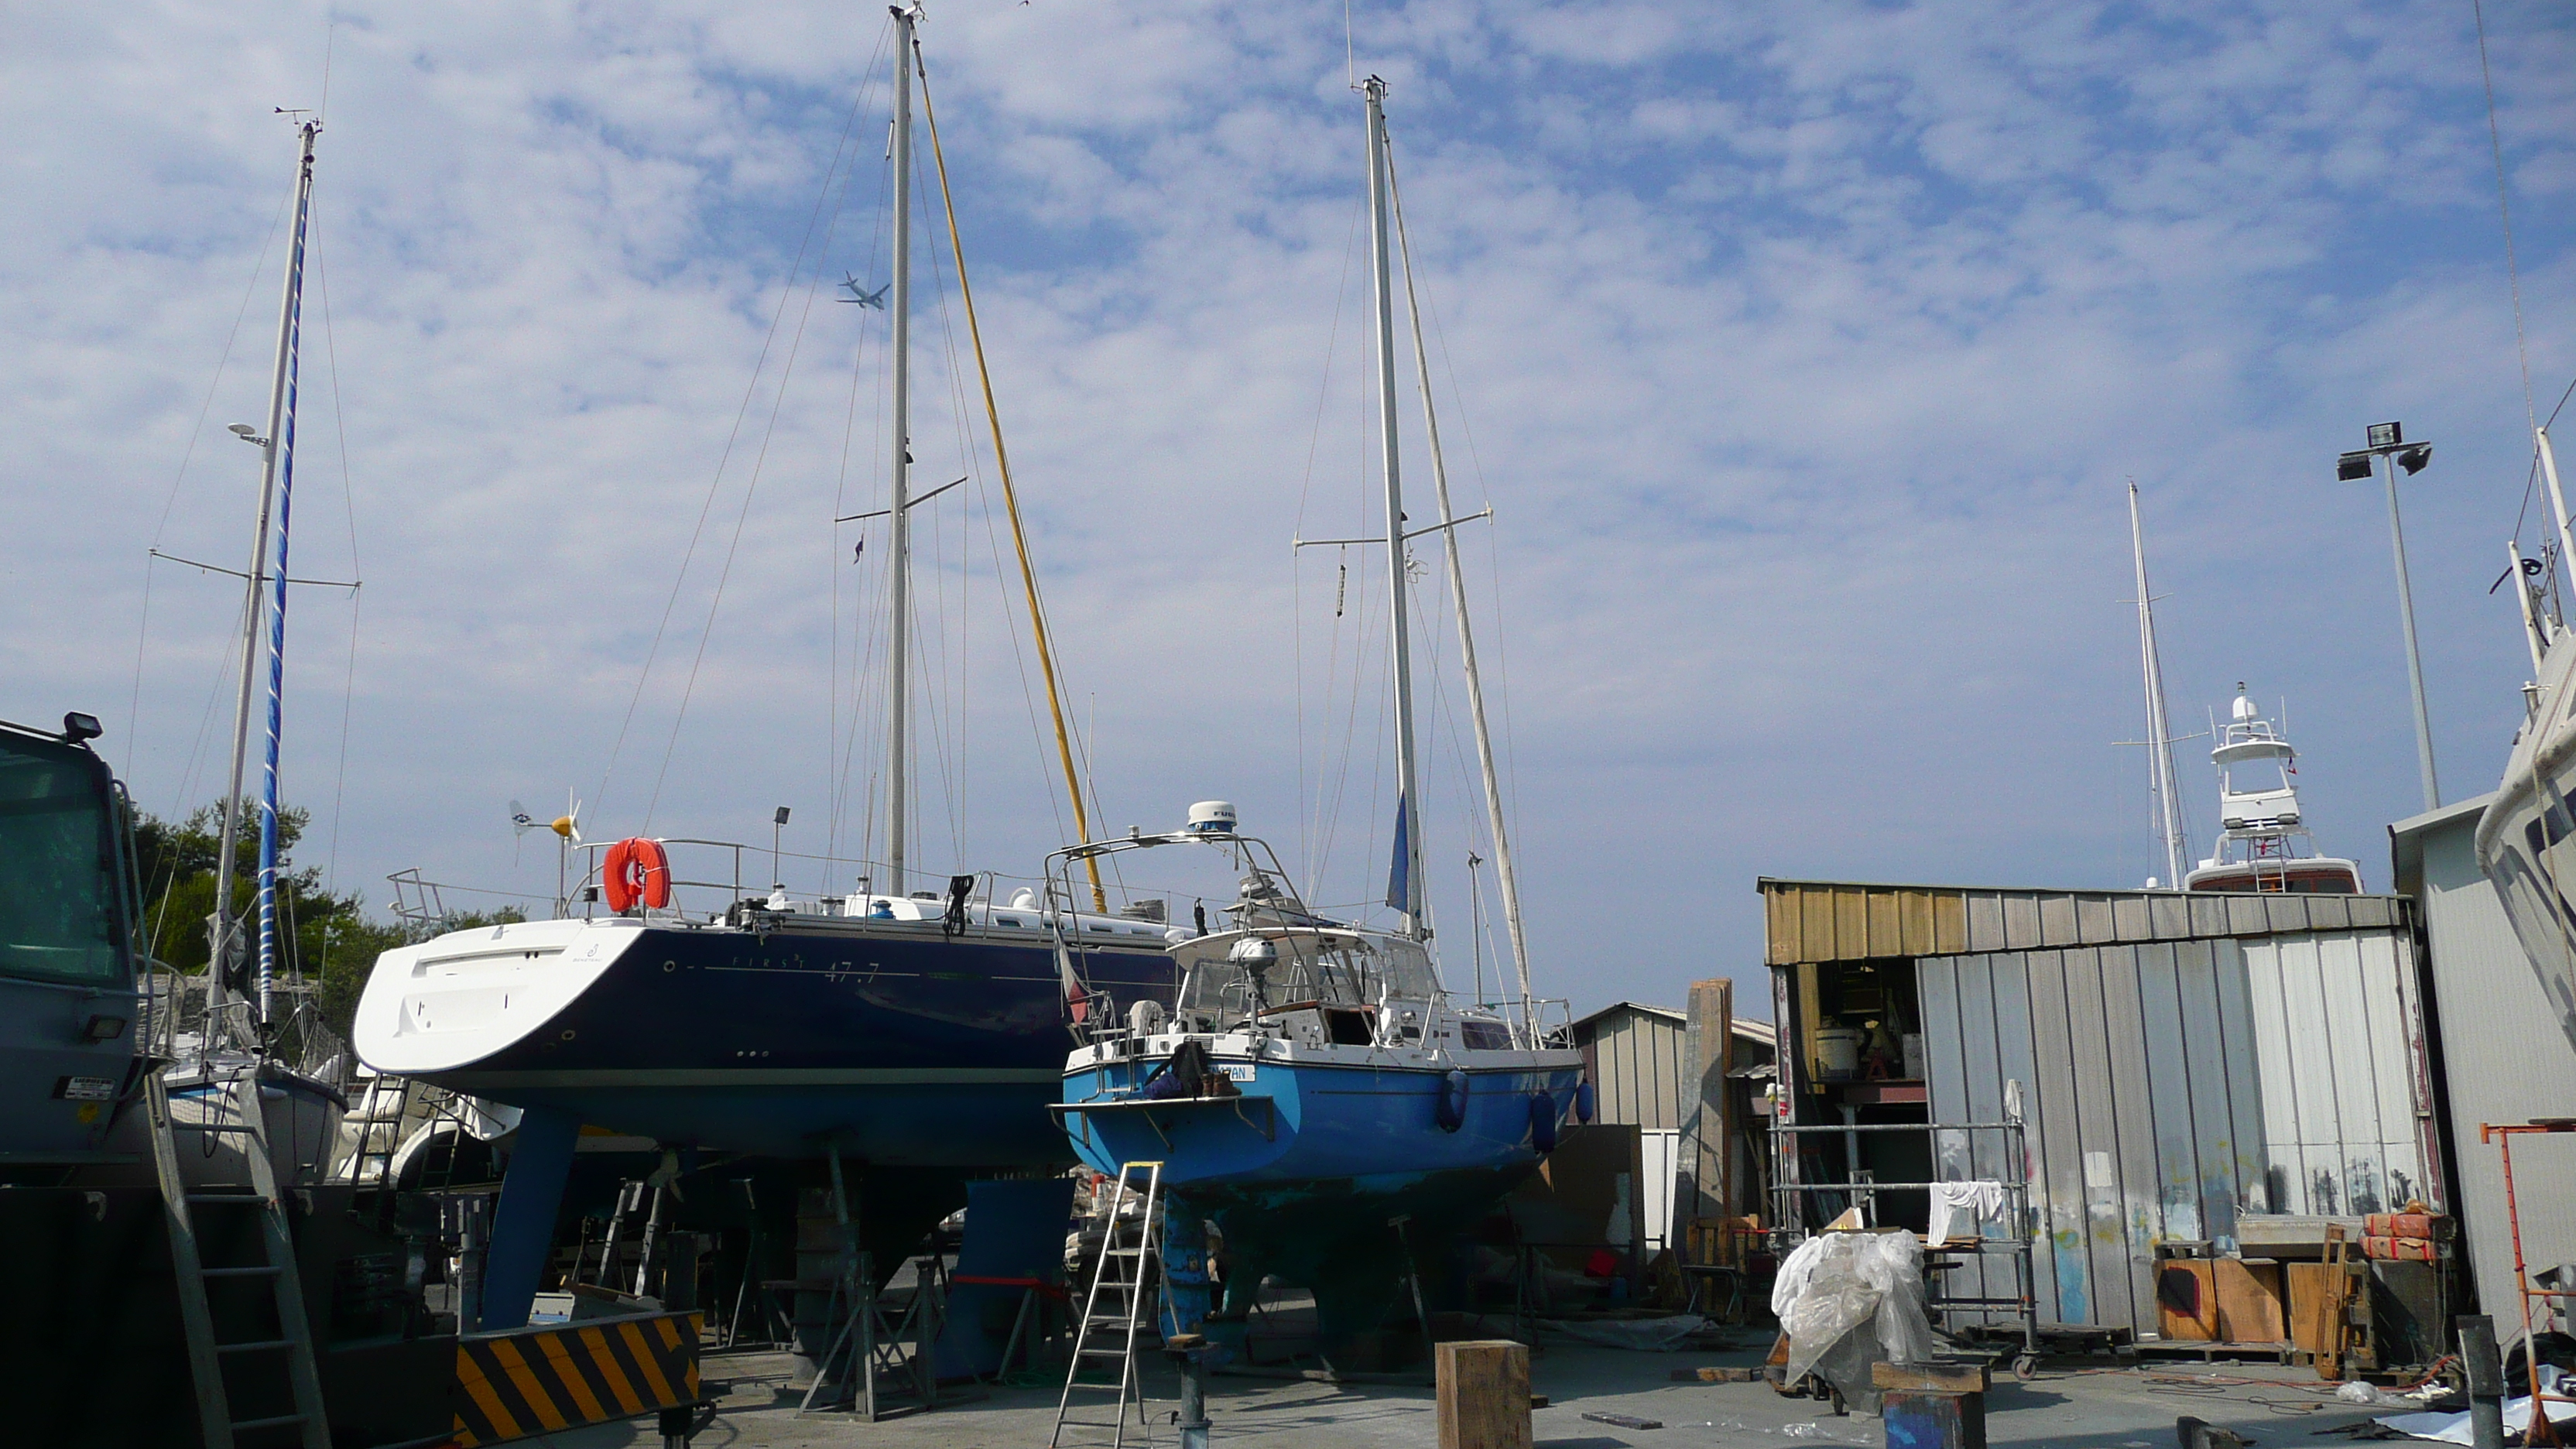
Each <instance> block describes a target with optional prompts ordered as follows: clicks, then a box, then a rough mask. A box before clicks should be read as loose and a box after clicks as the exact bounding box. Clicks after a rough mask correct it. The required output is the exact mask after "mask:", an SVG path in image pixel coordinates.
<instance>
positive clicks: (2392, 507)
mask: <svg viewBox="0 0 2576 1449" xmlns="http://www.w3.org/2000/svg"><path fill="white" fill-rule="evenodd" d="M2364 436H2365V437H2366V438H2367V439H2368V441H2369V446H2368V447H2365V448H2361V449H2358V450H2356V451H2353V452H2349V453H2345V454H2343V455H2342V456H2340V457H2338V458H2336V459H2335V479H2336V481H2338V482H2343V483H2357V482H2359V481H2361V480H2362V479H2364V478H2367V477H2369V476H2370V475H2371V474H2372V473H2374V472H2377V471H2378V468H2377V466H2376V465H2377V464H2378V461H2379V460H2380V459H2382V458H2386V459H2387V460H2388V469H2387V477H2388V539H2389V545H2390V548H2391V550H2392V552H2393V553H2394V554H2395V555H2396V559H2397V614H2398V621H2399V622H2400V623H2401V624H2403V625H2404V626H2405V629H2406V679H2407V683H2408V685H2409V687H2410V688H2411V689H2412V690H2413V692H2414V696H2415V764H2416V768H2417V770H2418V772H2419V773H2420V774H2421V775H2422V776H2423V784H2424V808H2425V809H2426V810H2428V811H2429V810H2438V809H2440V808H2441V806H2442V782H2441V779H2440V777H2439V776H2437V775H2436V774H2435V773H2434V770H2433V721H2432V716H2431V715H2430V714H2429V713H2427V712H2426V710H2425V707H2424V657H2423V653H2422V651H2421V650H2419V649H2418V648H2417V647H2416V643H2415V591H2414V588H2413V586H2412V585H2410V584H2409V583H2408V581H2407V578H2406V527H2405V524H2404V523H2403V522H2402V521H2401V520H2400V519H2399V517H2398V513H2397V474H2398V471H2399V470H2400V469H2403V470H2405V472H2406V473H2407V474H2408V475H2409V476H2412V475H2414V474H2417V473H2421V472H2423V471H2424V468H2425V465H2427V464H2429V463H2431V462H2432V461H2433V445H2432V444H2431V443H2425V442H2414V443H2410V442H2408V441H2406V428H2405V426H2404V425H2403V424H2401V423H2393V422H2392V423H2372V424H2371V425H2370V426H2369V428H2368V429H2367V430H2366V432H2365V434H2364Z"/></svg>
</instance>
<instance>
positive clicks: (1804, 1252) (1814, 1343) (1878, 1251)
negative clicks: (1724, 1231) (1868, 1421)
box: [1771, 1228, 1934, 1410]
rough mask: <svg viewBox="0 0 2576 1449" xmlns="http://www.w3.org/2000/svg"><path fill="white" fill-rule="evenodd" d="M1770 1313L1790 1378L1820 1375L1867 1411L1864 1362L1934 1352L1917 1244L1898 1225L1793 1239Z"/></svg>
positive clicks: (1869, 1398) (1872, 1394)
mask: <svg viewBox="0 0 2576 1449" xmlns="http://www.w3.org/2000/svg"><path fill="white" fill-rule="evenodd" d="M1771 1311H1772V1312H1773V1313H1775V1314H1778V1315H1779V1317H1780V1326H1781V1328H1783V1329H1784V1330H1786V1331H1787V1332H1788V1335H1789V1364H1788V1381H1789V1382H1790V1383H1793V1384H1794V1383H1796V1382H1797V1381H1798V1380H1800V1379H1802V1378H1804V1377H1806V1376H1807V1375H1808V1374H1810V1373H1815V1374H1821V1375H1823V1376H1824V1378H1825V1381H1826V1382H1828V1383H1830V1384H1832V1385H1833V1386H1834V1387H1835V1388H1837V1389H1840V1390H1842V1394H1843V1398H1844V1400H1845V1401H1846V1402H1849V1403H1854V1404H1861V1405H1865V1406H1867V1407H1869V1408H1871V1409H1873V1410H1875V1409H1876V1407H1877V1405H1878V1391H1877V1389H1876V1388H1875V1387H1873V1386H1872V1385H1871V1383H1870V1373H1869V1370H1870V1365H1872V1364H1874V1363H1911V1362H1915V1361H1918V1360H1921V1359H1928V1358H1930V1357H1931V1356H1932V1354H1933V1351H1934V1350H1933V1343H1932V1323H1931V1320H1930V1319H1928V1318H1926V1317H1925V1316H1924V1313H1923V1244H1922V1241H1921V1240H1920V1239H1918V1238H1916V1237H1915V1236H1914V1235H1913V1234H1912V1233H1910V1232H1907V1231H1906V1230H1904V1229H1903V1228H1898V1229H1896V1230H1895V1231H1893V1232H1857V1233H1820V1234H1818V1235H1817V1236H1815V1237H1812V1238H1809V1239H1808V1240H1807V1241H1805V1242H1803V1243H1800V1244H1799V1245H1798V1248H1797V1251H1795V1252H1793V1253H1791V1254H1790V1255H1789V1259H1788V1261H1787V1262H1785V1263H1782V1264H1781V1265H1780V1274H1779V1277H1778V1278H1777V1279H1775V1280H1774V1281H1773V1283H1772V1287H1771Z"/></svg>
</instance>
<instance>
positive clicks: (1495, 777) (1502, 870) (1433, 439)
mask: <svg viewBox="0 0 2576 1449" xmlns="http://www.w3.org/2000/svg"><path fill="white" fill-rule="evenodd" d="M1386 183H1387V185H1386V189H1387V196H1388V198H1389V200H1390V201H1392V203H1393V210H1394V212H1395V237H1396V245H1397V247H1398V248H1399V249H1400V250H1401V251H1402V252H1403V253H1404V311H1405V318H1406V320H1407V321H1408V322H1410V323H1411V324H1412V326H1413V367H1414V376H1415V379H1416V381H1417V382H1418V383H1419V384H1420V386H1421V388H1422V427H1423V431H1424V433H1425V434H1426V435H1427V436H1428V438H1429V439H1430V443H1431V486H1432V492H1433V495H1434V496H1435V497H1437V498H1438V499H1439V501H1440V522H1439V524H1438V525H1437V526H1438V528H1439V529H1440V536H1441V541H1442V544H1443V546H1444V548H1445V551H1446V555H1447V559H1448V563H1449V597H1450V600H1451V601H1452V603H1453V604H1454V606H1455V608H1456V610H1457V614H1458V658H1459V662H1460V663H1461V664H1462V665H1463V666H1464V667H1465V669H1466V674H1467V711H1468V715H1469V717H1470V718H1471V719H1473V720H1474V722H1475V727H1476V764H1477V766H1478V768H1479V769H1480V770H1481V771H1482V772H1483V775H1484V780H1485V815H1486V818H1487V820H1488V821H1489V822H1490V824H1491V826H1492V828H1493V832H1494V874H1495V879H1496V880H1497V881H1499V882H1500V883H1501V885H1502V890H1503V928H1504V932H1505V934H1506V935H1507V936H1509V938H1510V940H1511V945H1512V966H1513V969H1514V970H1515V972H1516V973H1517V974H1518V976H1519V980H1520V988H1521V1025H1522V1028H1523V1030H1524V1031H1525V1032H1527V1033H1529V1034H1530V1036H1531V1044H1532V1045H1535V1044H1536V1041H1535V1038H1536V1033H1537V1020H1536V1018H1535V1017H1534V1016H1533V1015H1532V1014H1531V1013H1532V1011H1533V1009H1534V1008H1533V1007H1532V1005H1531V1001H1530V998H1531V995H1532V993H1531V991H1530V968H1529V941H1528V938H1527V937H1526V936H1524V935H1523V934H1522V931H1521V890H1520V879H1519V877H1518V876H1517V875H1516V874H1514V872H1513V870H1512V838H1511V832H1510V830H1509V829H1508V828H1506V826H1505V825H1504V823H1503V786H1502V775H1501V772H1500V771H1498V770H1497V769H1495V767H1494V736H1493V732H1492V731H1491V730H1490V729H1488V728H1487V726H1486V723H1485V684H1484V677H1483V676H1482V675H1480V674H1479V673H1478V672H1477V670H1476V633H1475V628H1474V626H1473V625H1472V624H1471V623H1470V622H1469V620H1468V617H1467V575H1466V572H1465V570H1464V569H1463V568H1462V567H1461V565H1460V563H1459V559H1458V522H1459V520H1458V518H1457V517H1456V516H1455V515H1454V514H1452V513H1451V512H1450V509H1449V463H1448V459H1447V457H1446V455H1444V454H1443V453H1442V452H1441V450H1440V413H1439V410H1438V409H1436V408H1434V407H1433V406H1432V405H1431V352H1430V349H1429V348H1427V347H1425V346H1424V345H1423V341H1422V305H1421V301H1420V299H1419V298H1417V297H1416V296H1415V295H1414V290H1413V239H1412V236H1411V235H1410V234H1409V233H1408V232H1407V231H1406V230H1405V226H1404V192H1403V189H1402V188H1401V187H1399V186H1397V185H1396V181H1395V167H1394V164H1393V157H1392V156H1390V157H1389V158H1388V166H1387V178H1386ZM1470 859H1471V860H1472V857H1471V858H1470ZM1471 873H1472V872H1471Z"/></svg>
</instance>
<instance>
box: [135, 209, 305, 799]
mask: <svg viewBox="0 0 2576 1449" xmlns="http://www.w3.org/2000/svg"><path fill="white" fill-rule="evenodd" d="M294 199H295V197H294V193H293V192H292V191H290V192H288V193H287V195H286V196H285V197H284V198H283V199H281V200H280V201H279V202H278V203H277V214H276V215H274V216H272V217H270V218H269V221H268V235H267V237H266V238H264V239H263V240H262V241H261V242H260V244H259V260H257V261H255V262H253V263H251V268H250V276H249V278H248V279H246V280H245V281H244V282H243V283H242V299H241V305H240V306H239V307H236V308H234V309H233V325H232V326H231V328H229V329H228V330H226V331H225V333H224V345H223V350H222V351H221V352H219V353H217V354H216V356H215V375H214V376H213V377H211V378H208V379H207V380H206V396H205V400H204V401H203V402H201V403H199V404H198V405H197V421H196V423H195V425H194V426H192V427H191V428H189V430H188V444H187V446H186V447H185V448H183V449H181V450H180V453H179V471H178V472H177V473H176V474H175V475H173V476H172V477H171V479H170V491H169V493H168V495H167V496H165V497H164V498H163V499H162V500H161V517H160V518H159V520H158V521H156V522H155V523H154V524H153V525H152V542H151V544H150V545H149V546H147V547H146V548H145V550H144V555H143V609H142V619H141V620H140V621H139V622H138V623H137V624H136V626H135V630H134V684H133V690H132V692H131V694H129V695H128V697H127V699H126V705H125V778H126V779H127V780H128V781H131V780H132V779H133V778H134V770H135V763H136V761H135V754H134V751H135V747H136V746H135V736H136V730H137V728H138V727H139V725H140V722H141V720H142V717H143V656H144V645H145V641H146V639H147V638H148V637H149V635H150V633H151V629H152V564H153V558H152V553H151V550H152V549H156V548H159V547H160V546H161V540H162V538H163V537H164V536H165V535H166V534H167V533H168V532H169V529H170V514H171V512H172V510H174V509H176V508H177V507H178V506H179V488H180V486H181V485H182V484H184V483H186V482H187V481H188V465H189V464H190V463H192V462H194V461H195V460H196V456H197V442H198V440H199V439H201V438H203V437H204V436H205V433H206V419H207V418H208V417H210V416H212V415H213V413H214V410H215V390H216V389H217V388H219V387H221V386H222V385H223V381H224V370H225V369H226V368H228V367H230V366H231V365H232V360H233V343H234V342H235V341H236V340H238V339H239V338H240V336H241V325H242V320H243V319H244V318H246V317H248V316H249V315H250V302H251V298H252V296H254V295H255V294H256V293H257V292H258V291H259V278H260V274H261V273H262V272H264V271H266V270H268V254H269V252H270V250H271V249H272V248H274V247H275V246H276V245H277V232H278V228H279V227H280V226H282V225H284V224H285V221H286V209H287V207H288V206H289V205H291V204H292V203H293V202H294ZM183 798H184V797H183Z"/></svg>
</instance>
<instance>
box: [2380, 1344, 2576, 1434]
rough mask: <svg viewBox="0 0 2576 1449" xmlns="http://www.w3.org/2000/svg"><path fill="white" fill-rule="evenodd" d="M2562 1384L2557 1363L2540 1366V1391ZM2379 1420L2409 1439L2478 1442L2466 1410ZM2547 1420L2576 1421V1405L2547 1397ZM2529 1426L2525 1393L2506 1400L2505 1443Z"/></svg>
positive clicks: (2556, 1390) (2559, 1390)
mask: <svg viewBox="0 0 2576 1449" xmlns="http://www.w3.org/2000/svg"><path fill="white" fill-rule="evenodd" d="M2561 1383H2562V1376H2561V1374H2560V1372H2559V1370H2558V1368H2557V1366H2556V1365H2554V1364H2543V1365H2541V1368H2540V1391H2541V1392H2542V1393H2545V1394H2559V1393H2564V1392H2566V1390H2565V1389H2564V1388H2563V1387H2561ZM2378 1422H2379V1423H2381V1424H2384V1425H2386V1426H2388V1427H2389V1428H2391V1429H2394V1430H2396V1431H2397V1432H2398V1433H2400V1434H2404V1435H2406V1436H2407V1437H2408V1438H2412V1439H2431V1440H2433V1441H2435V1442H2437V1443H2442V1444H2474V1443H2475V1442H2477V1441H2476V1439H2475V1437H2474V1436H2473V1435H2472V1434H2471V1433H2470V1431H2469V1416H2468V1415H2467V1414H2465V1413H2458V1414H2440V1413H2435V1414H2390V1415H2388V1416H2387V1417H2386V1418H2383V1419H2380V1420H2378ZM2549 1422H2550V1423H2552V1424H2571V1423H2576V1404H2568V1403H2561V1402H2559V1401H2557V1400H2555V1399H2552V1400H2550V1401H2549ZM2530 1429H2531V1399H2530V1398H2529V1397H2528V1396H2525V1397H2523V1398H2519V1399H2507V1400H2505V1401H2504V1439H2505V1442H2506V1443H2508V1444H2519V1443H2521V1442H2522V1439H2523V1436H2524V1435H2525V1434H2526V1433H2528V1432H2529V1431H2530Z"/></svg>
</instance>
